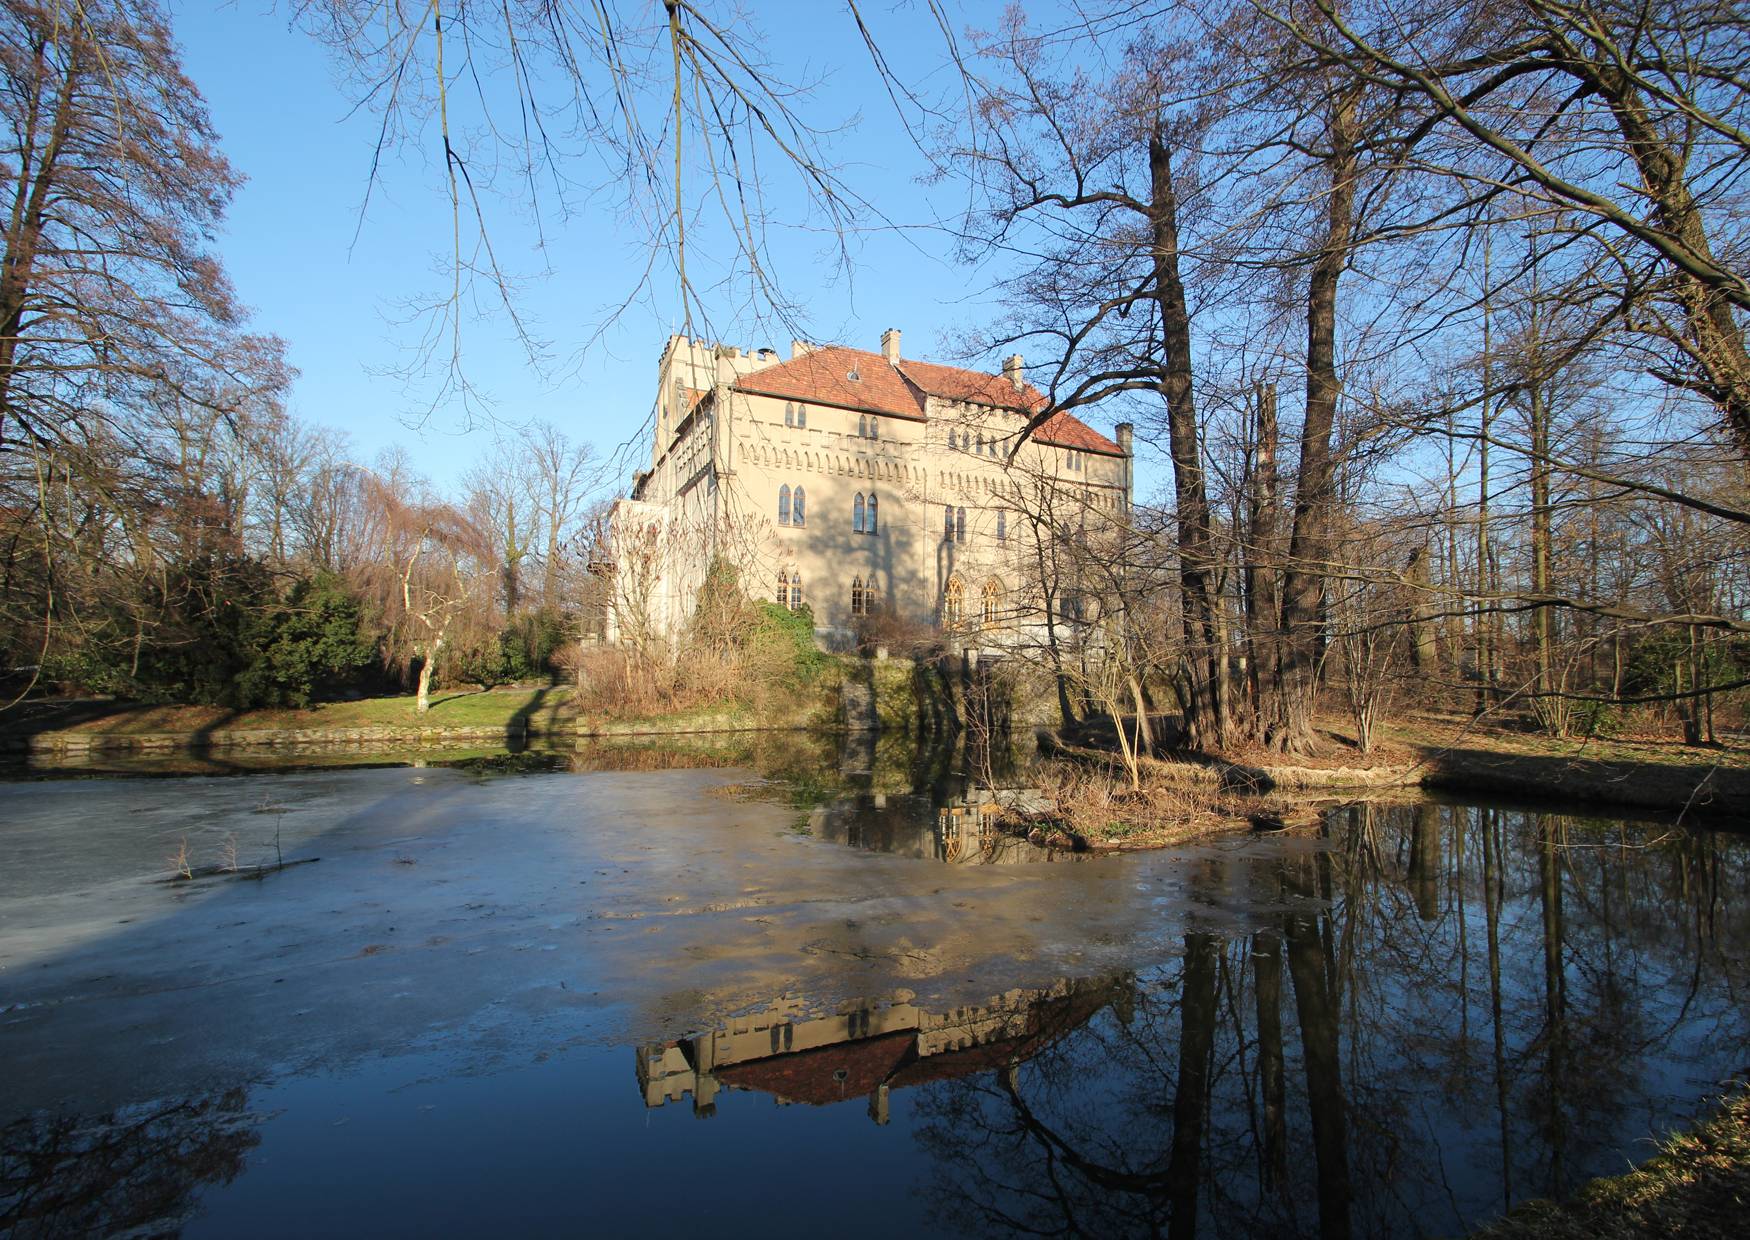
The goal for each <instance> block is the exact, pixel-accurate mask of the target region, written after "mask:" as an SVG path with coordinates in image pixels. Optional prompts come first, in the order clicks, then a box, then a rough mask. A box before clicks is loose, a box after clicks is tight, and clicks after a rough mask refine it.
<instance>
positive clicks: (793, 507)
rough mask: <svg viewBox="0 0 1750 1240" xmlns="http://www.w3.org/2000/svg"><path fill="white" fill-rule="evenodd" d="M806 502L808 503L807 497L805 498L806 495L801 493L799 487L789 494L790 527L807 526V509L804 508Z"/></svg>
mask: <svg viewBox="0 0 1750 1240" xmlns="http://www.w3.org/2000/svg"><path fill="white" fill-rule="evenodd" d="M807 502H808V497H807V495H805V494H804V493H803V490H802V488H801V487H797V488H796V489H795V490H794V491H792V492H791V493H790V524H791V525H806V524H808V509H807V506H806V505H807Z"/></svg>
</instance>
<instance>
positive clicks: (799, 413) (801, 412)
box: [796, 405, 808, 431]
mask: <svg viewBox="0 0 1750 1240" xmlns="http://www.w3.org/2000/svg"><path fill="white" fill-rule="evenodd" d="M796 429H797V430H799V431H801V430H807V429H808V406H807V405H797V406H796Z"/></svg>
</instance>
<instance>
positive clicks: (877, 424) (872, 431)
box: [869, 418, 881, 439]
mask: <svg viewBox="0 0 1750 1240" xmlns="http://www.w3.org/2000/svg"><path fill="white" fill-rule="evenodd" d="M869 438H871V439H879V438H881V419H880V418H870V419H869Z"/></svg>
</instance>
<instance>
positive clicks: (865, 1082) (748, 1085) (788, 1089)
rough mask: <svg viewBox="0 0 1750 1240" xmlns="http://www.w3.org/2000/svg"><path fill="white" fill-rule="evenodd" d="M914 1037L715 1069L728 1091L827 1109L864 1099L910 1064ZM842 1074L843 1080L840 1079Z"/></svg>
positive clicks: (902, 1034) (825, 1048) (904, 1034)
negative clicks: (750, 1091) (733, 1089)
mask: <svg viewBox="0 0 1750 1240" xmlns="http://www.w3.org/2000/svg"><path fill="white" fill-rule="evenodd" d="M916 1041H917V1039H916V1036H915V1035H913V1034H911V1033H909V1032H903V1031H902V1032H900V1033H888V1034H883V1035H882V1036H880V1037H875V1038H864V1039H862V1040H861V1041H857V1042H840V1043H838V1044H837V1045H834V1046H823V1047H821V1048H819V1049H818V1050H812V1051H796V1052H795V1053H794V1054H790V1055H773V1056H771V1057H770V1058H768V1059H752V1060H749V1061H747V1062H746V1063H738V1064H731V1065H729V1066H728V1067H723V1068H718V1069H717V1074H716V1075H717V1079H718V1080H719V1081H721V1082H723V1083H724V1084H725V1085H736V1086H739V1087H741V1088H742V1089H757V1090H761V1091H762V1092H764V1093H768V1094H775V1095H776V1096H777V1097H779V1098H782V1099H784V1100H785V1101H786V1102H806V1103H808V1104H809V1105H810V1106H817V1107H823V1106H828V1105H830V1104H832V1103H834V1102H843V1101H844V1100H845V1099H847V1098H862V1097H867V1096H868V1095H869V1094H872V1093H874V1092H875V1087H876V1086H877V1085H879V1084H881V1082H883V1081H885V1080H886V1079H887V1078H888V1077H890V1076H892V1075H893V1073H894V1072H895V1071H896V1070H897V1069H898V1068H899V1066H900V1065H901V1064H903V1063H904V1062H905V1061H906V1060H907V1059H908V1058H911V1057H912V1056H913V1055H914V1054H915V1053H916V1052H915V1051H914V1050H913V1046H914V1044H915V1043H916ZM841 1072H842V1073H843V1074H844V1075H843V1076H840V1075H839V1073H841Z"/></svg>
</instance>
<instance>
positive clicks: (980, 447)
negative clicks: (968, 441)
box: [978, 431, 984, 456]
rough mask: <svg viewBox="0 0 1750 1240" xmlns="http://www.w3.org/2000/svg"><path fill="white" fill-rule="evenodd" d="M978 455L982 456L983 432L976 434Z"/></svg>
mask: <svg viewBox="0 0 1750 1240" xmlns="http://www.w3.org/2000/svg"><path fill="white" fill-rule="evenodd" d="M978 455H980V456H983V455H984V432H983V431H979V432H978Z"/></svg>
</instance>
